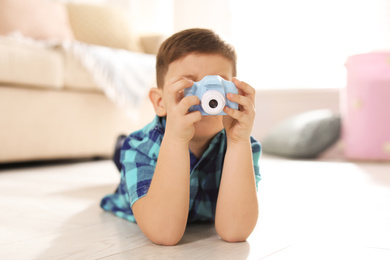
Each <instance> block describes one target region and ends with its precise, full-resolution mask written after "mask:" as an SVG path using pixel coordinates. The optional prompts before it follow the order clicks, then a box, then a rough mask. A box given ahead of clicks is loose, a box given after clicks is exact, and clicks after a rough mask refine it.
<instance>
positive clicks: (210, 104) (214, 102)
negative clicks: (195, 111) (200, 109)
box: [209, 99, 218, 108]
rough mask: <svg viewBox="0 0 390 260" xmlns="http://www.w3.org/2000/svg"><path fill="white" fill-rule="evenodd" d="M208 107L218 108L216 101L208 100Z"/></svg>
mask: <svg viewBox="0 0 390 260" xmlns="http://www.w3.org/2000/svg"><path fill="white" fill-rule="evenodd" d="M209 106H210V107H211V108H216V107H217V106H218V101H217V100H215V99H212V100H210V102H209Z"/></svg>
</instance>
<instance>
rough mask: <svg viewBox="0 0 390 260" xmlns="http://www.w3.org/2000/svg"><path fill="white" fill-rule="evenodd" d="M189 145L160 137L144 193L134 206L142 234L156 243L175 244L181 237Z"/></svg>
mask: <svg viewBox="0 0 390 260" xmlns="http://www.w3.org/2000/svg"><path fill="white" fill-rule="evenodd" d="M189 165H190V163H189V153H188V145H186V144H183V143H175V142H171V141H170V140H163V142H162V144H161V148H160V152H159V157H158V161H157V165H156V170H155V173H154V176H153V179H152V183H151V185H150V188H149V191H148V193H147V195H146V196H145V197H143V198H141V199H139V201H137V202H136V203H134V205H133V211H134V215H135V217H136V219H137V222H138V224H139V226H140V228H141V229H142V231H143V232H144V233H145V235H146V236H147V237H148V238H149V239H150V240H152V241H153V242H155V243H157V244H176V243H177V242H179V240H180V239H181V237H182V236H183V233H184V230H185V227H186V224H187V218H188V208H189V197H190V196H189V192H190V190H189V180H190V172H189V169H190V166H189Z"/></svg>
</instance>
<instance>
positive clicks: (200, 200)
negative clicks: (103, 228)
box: [101, 117, 261, 222]
mask: <svg viewBox="0 0 390 260" xmlns="http://www.w3.org/2000/svg"><path fill="white" fill-rule="evenodd" d="M165 123H166V122H165V118H160V117H156V118H155V120H154V121H153V122H152V123H150V124H148V125H147V126H145V127H144V128H143V129H142V130H139V131H136V132H134V133H132V134H131V135H130V136H128V137H127V139H126V140H125V143H124V144H123V146H122V150H121V159H120V160H121V164H122V170H121V179H120V183H119V186H118V188H117V190H116V191H115V193H114V194H110V195H107V196H105V197H104V198H103V199H102V201H101V207H102V208H103V209H104V210H106V211H111V212H113V213H114V214H115V215H117V216H118V217H121V218H124V219H127V220H129V221H132V222H135V218H134V215H133V211H132V209H131V207H132V205H133V204H134V202H136V201H137V200H138V199H139V198H142V197H143V196H145V195H146V194H147V192H148V190H149V186H150V183H151V181H152V178H153V174H154V170H155V168H156V164H157V158H158V154H159V150H160V145H161V142H162V139H163V136H164V131H165ZM251 143H252V153H253V165H254V172H255V178H256V189H257V184H258V182H259V181H260V179H261V177H260V172H259V157H260V151H261V146H260V144H259V143H258V142H257V141H256V140H255V139H253V138H252V137H251ZM226 147H227V142H226V133H225V130H222V131H221V132H219V133H218V134H217V135H216V136H215V137H214V138H213V140H212V141H211V143H210V145H209V147H208V149H207V150H206V151H205V152H204V154H203V155H202V157H201V158H200V159H199V160H198V159H197V158H196V157H195V156H194V155H193V154H192V153H191V151H189V153H190V210H189V215H188V221H189V222H191V221H195V220H202V221H209V220H214V217H215V208H216V204H217V197H218V190H219V184H220V181H221V175H222V168H223V162H224V158H225V153H226Z"/></svg>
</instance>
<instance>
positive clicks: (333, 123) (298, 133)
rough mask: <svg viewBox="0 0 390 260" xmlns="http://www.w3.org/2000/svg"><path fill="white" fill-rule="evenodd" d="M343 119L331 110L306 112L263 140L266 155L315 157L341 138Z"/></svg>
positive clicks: (282, 125) (291, 119)
mask: <svg viewBox="0 0 390 260" xmlns="http://www.w3.org/2000/svg"><path fill="white" fill-rule="evenodd" d="M340 129H341V119H340V116H339V115H336V114H334V113H333V112H332V111H331V110H328V109H323V110H314V111H309V112H305V113H302V114H299V115H296V116H293V117H291V118H288V119H286V120H285V121H283V122H281V123H280V124H278V125H277V126H276V127H274V128H273V129H272V130H271V131H270V132H269V133H268V135H267V136H266V137H265V138H264V139H263V140H262V147H263V151H264V153H269V154H274V155H279V156H285V157H292V158H314V157H317V156H318V155H319V154H320V153H321V152H323V151H325V150H326V149H327V148H329V147H330V146H331V145H332V144H333V143H335V142H336V141H337V140H338V139H339V137H340Z"/></svg>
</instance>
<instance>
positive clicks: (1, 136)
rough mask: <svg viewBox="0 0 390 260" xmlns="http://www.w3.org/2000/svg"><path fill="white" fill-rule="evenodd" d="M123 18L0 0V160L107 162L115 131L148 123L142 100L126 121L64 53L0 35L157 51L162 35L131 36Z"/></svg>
mask: <svg viewBox="0 0 390 260" xmlns="http://www.w3.org/2000/svg"><path fill="white" fill-rule="evenodd" d="M29 4H30V6H29ZM42 12H44V13H45V16H44V17H42V15H41V13H42ZM16 13H17V15H16ZM120 15H122V16H120ZM37 17H38V18H37ZM125 18H126V16H124V15H123V13H122V14H121V13H120V12H119V11H118V10H117V9H115V8H106V7H102V6H89V5H76V4H72V5H67V6H65V5H62V4H60V3H49V2H46V1H44V0H0V111H1V112H0V163H13V162H22V161H34V160H50V159H73V158H93V157H110V156H111V155H112V152H113V148H114V144H115V140H116V137H117V136H118V135H119V134H129V133H130V132H132V131H134V130H136V129H138V128H140V127H142V126H143V125H144V124H146V123H148V122H149V121H151V120H152V119H153V117H154V112H153V109H152V107H151V105H149V102H148V101H147V100H145V104H144V105H143V107H142V108H141V109H140V110H139V111H137V113H138V112H139V116H138V119H136V118H131V117H129V116H128V115H127V114H126V113H125V111H124V110H123V108H121V107H119V106H117V105H116V104H115V103H114V102H112V101H111V100H109V99H108V98H107V97H106V96H105V95H104V94H103V92H102V91H101V90H100V88H99V87H98V86H97V85H96V83H95V82H94V80H93V78H92V76H91V75H90V74H89V73H88V71H87V70H86V69H85V68H84V67H83V66H82V65H81V63H80V61H79V60H77V59H75V57H74V56H73V55H71V54H70V53H68V52H66V51H64V49H62V48H59V47H56V46H54V47H51V48H42V46H39V44H26V43H25V42H23V41H20V40H18V39H15V38H13V37H5V36H4V35H8V34H9V33H11V32H12V31H15V30H18V31H19V33H22V34H23V35H24V36H27V37H31V38H34V39H46V40H52V39H55V40H60V41H62V40H64V39H66V40H72V39H76V40H78V41H84V42H86V43H90V44H101V45H105V46H108V47H112V48H122V49H127V50H131V51H140V52H149V53H153V52H155V51H156V49H157V48H158V45H159V43H160V42H161V39H162V38H161V37H146V38H139V37H137V36H135V35H132V34H131V30H130V27H129V25H128V24H127V20H126V19H125ZM39 19H41V20H42V19H47V21H46V22H45V21H38V20H39ZM102 19H103V20H102ZM99 21H100V22H99ZM124 21H125V22H124ZM32 23H39V24H37V25H36V26H35V27H34V26H31V25H32ZM56 25H57V27H56ZM45 26H47V27H52V28H46V27H45ZM113 28H115V29H117V31H115V30H114V29H113ZM1 35H3V36H1ZM52 36H53V37H52ZM110 39H111V41H110Z"/></svg>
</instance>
